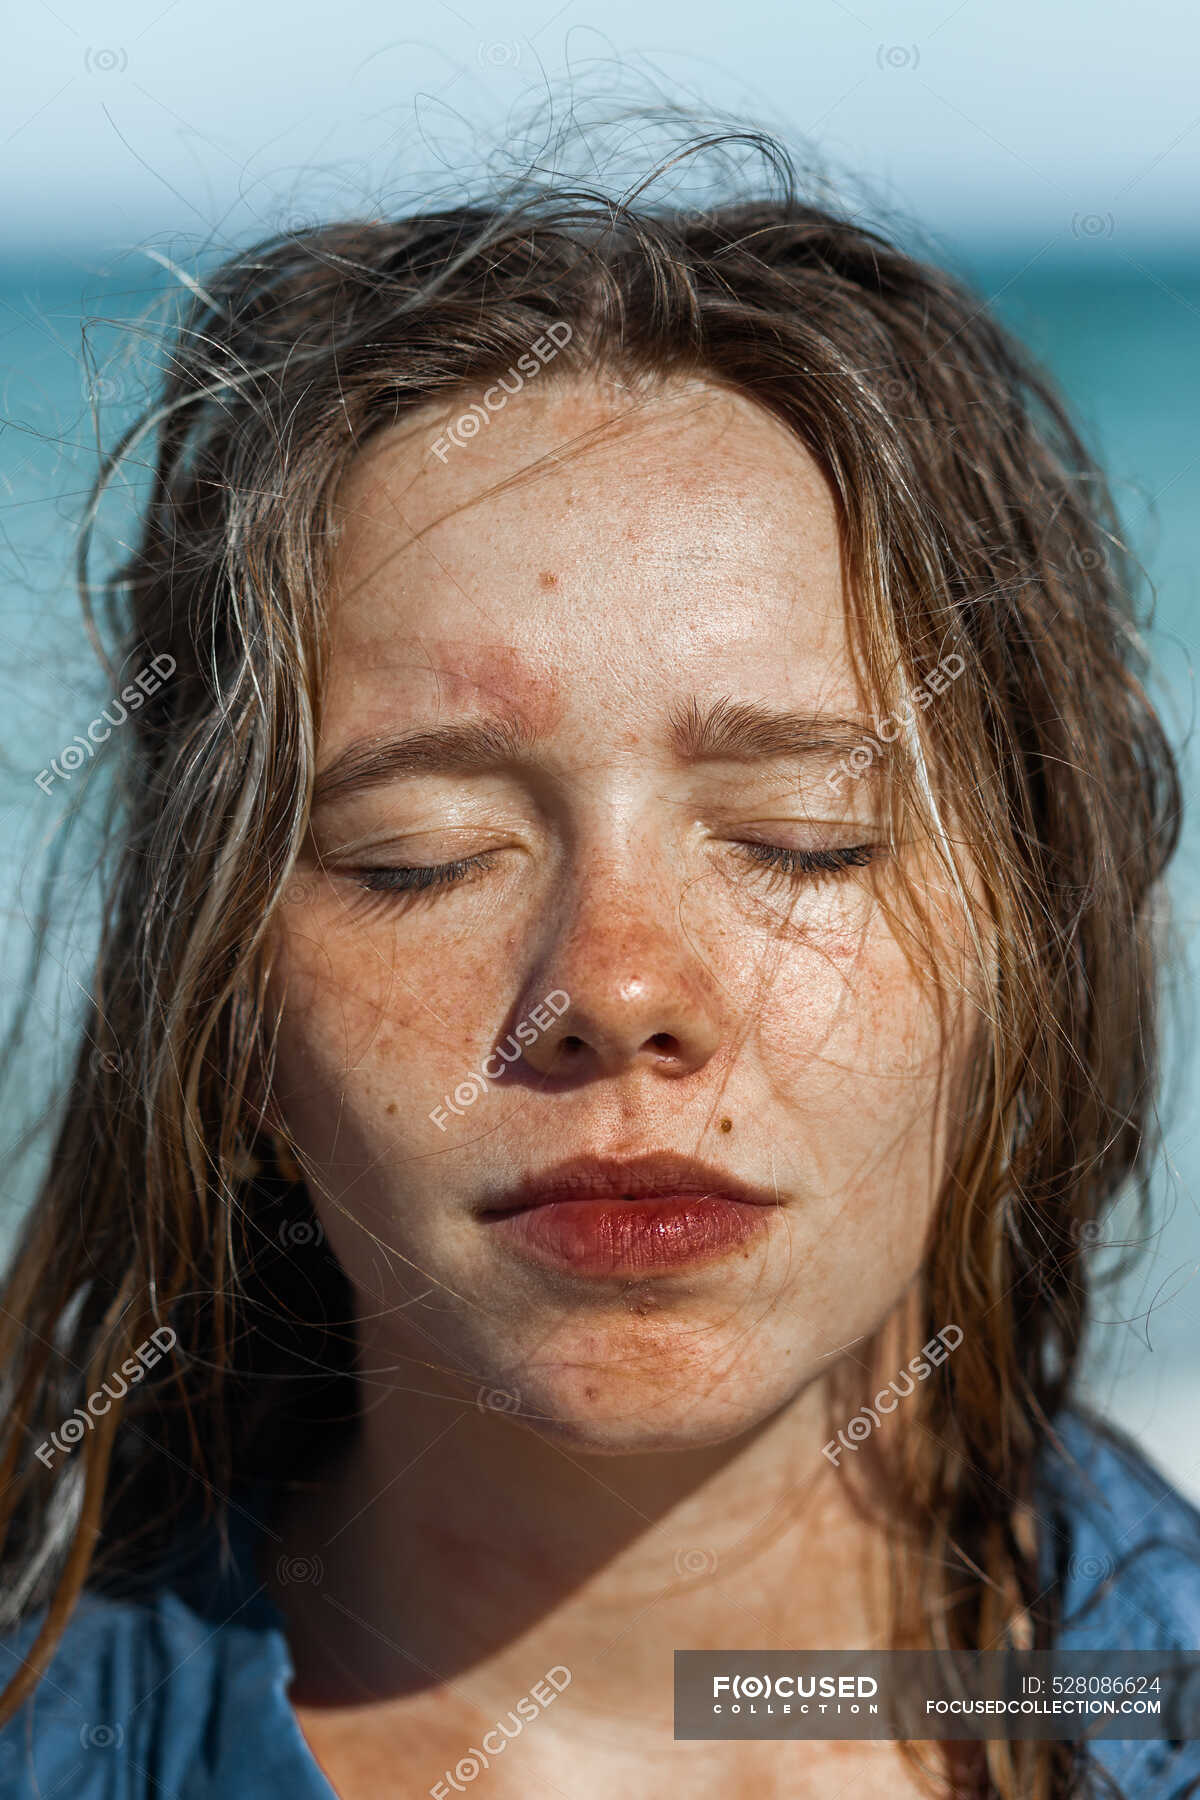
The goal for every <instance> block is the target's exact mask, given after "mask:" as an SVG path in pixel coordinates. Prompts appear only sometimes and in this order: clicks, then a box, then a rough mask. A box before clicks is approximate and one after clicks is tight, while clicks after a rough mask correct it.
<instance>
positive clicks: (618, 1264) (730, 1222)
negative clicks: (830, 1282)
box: [491, 1194, 774, 1275]
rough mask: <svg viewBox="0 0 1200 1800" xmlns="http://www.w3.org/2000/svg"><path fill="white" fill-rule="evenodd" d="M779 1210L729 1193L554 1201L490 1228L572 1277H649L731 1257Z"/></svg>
mask: <svg viewBox="0 0 1200 1800" xmlns="http://www.w3.org/2000/svg"><path fill="white" fill-rule="evenodd" d="M773 1210H774V1209H773V1208H772V1207H769V1206H756V1205H754V1204H753V1203H752V1202H750V1201H746V1200H731V1199H729V1197H728V1196H727V1195H724V1194H704V1195H697V1196H689V1195H685V1194H680V1195H671V1196H670V1197H668V1198H665V1199H660V1198H655V1199H645V1200H552V1201H550V1202H548V1203H547V1204H546V1205H544V1206H527V1207H524V1208H522V1209H521V1211H519V1212H509V1213H497V1214H494V1215H493V1217H492V1221H491V1223H492V1229H493V1230H494V1231H496V1232H498V1233H499V1234H500V1235H501V1237H503V1239H504V1240H505V1242H506V1243H508V1244H510V1245H511V1246H512V1248H513V1249H514V1250H516V1251H518V1252H519V1253H520V1254H521V1255H523V1256H527V1257H530V1258H531V1259H532V1260H533V1261H534V1262H539V1263H544V1264H547V1265H548V1266H550V1267H552V1268H556V1269H561V1270H565V1271H566V1272H568V1273H569V1274H572V1275H645V1274H647V1273H649V1272H651V1271H653V1270H655V1269H677V1268H680V1267H682V1266H684V1265H686V1264H689V1263H705V1262H713V1261H715V1260H716V1259H717V1258H718V1257H721V1256H728V1255H730V1254H731V1253H732V1252H733V1251H734V1250H737V1249H738V1248H739V1247H740V1246H741V1245H743V1244H746V1243H747V1242H749V1240H750V1239H751V1238H753V1237H755V1236H756V1235H757V1234H758V1233H759V1232H760V1231H763V1230H765V1229H766V1225H767V1216H768V1214H769V1213H770V1212H771V1211H773Z"/></svg>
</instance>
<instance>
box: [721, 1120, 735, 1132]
mask: <svg viewBox="0 0 1200 1800" xmlns="http://www.w3.org/2000/svg"><path fill="white" fill-rule="evenodd" d="M721 1130H722V1131H732V1130H733V1120H732V1119H722V1120H721Z"/></svg>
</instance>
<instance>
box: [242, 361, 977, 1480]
mask: <svg viewBox="0 0 1200 1800" xmlns="http://www.w3.org/2000/svg"><path fill="white" fill-rule="evenodd" d="M443 425H444V421H443V420H441V419H439V418H436V417H434V416H433V415H432V414H430V415H429V416H428V418H427V419H423V420H422V421H421V422H420V423H418V424H416V425H413V424H412V423H409V424H408V425H406V426H405V427H404V428H403V430H396V431H394V432H389V433H388V434H386V435H383V436H380V437H378V438H376V439H375V440H373V441H372V442H371V443H370V444H369V445H368V446H367V447H366V448H365V449H364V451H363V452H362V453H361V454H360V456H359V457H358V459H357V461H356V463H355V465H354V466H353V468H352V469H351V471H350V474H349V475H348V477H347V479H346V480H345V482H344V484H343V487H342V490H341V493H340V495H339V508H340V517H341V520H342V533H341V537H340V539H339V542H338V546H337V566H336V580H335V591H334V593H333V595H332V598H331V609H332V610H331V619H332V645H331V659H330V665H329V682H328V688H327V692H326V697H325V700H324V704H323V709H322V712H321V720H320V743H319V754H318V769H319V771H320V772H321V777H322V778H321V779H319V781H318V793H317V796H316V798H315V801H314V810H313V816H312V833H311V843H310V846H309V849H308V851H307V852H306V855H305V858H304V860H303V862H302V864H301V867H300V870H299V874H298V878H297V879H296V880H295V881H293V883H292V884H291V887H290V889H289V897H288V901H287V904H286V905H285V907H284V909H283V912H282V914H281V917H280V922H279V928H278V954H277V961H276V965H275V971H274V974H273V977H272V992H273V998H274V1001H275V1003H276V1004H277V1005H278V1006H279V1008H280V1010H281V1015H282V1023H281V1031H280V1037H279V1056H278V1065H277V1080H276V1086H275V1098H276V1104H277V1107H278V1110H279V1113H280V1115H281V1117H282V1119H283V1122H284V1124H285V1127H286V1130H287V1133H288V1135H289V1136H290V1137H291V1139H292V1140H293V1142H294V1143H295V1145H296V1146H297V1148H298V1149H299V1151H300V1152H301V1153H302V1154H303V1155H304V1156H305V1157H306V1158H307V1159H308V1162H309V1164H310V1166H311V1167H312V1168H313V1169H314V1170H315V1180H314V1183H313V1190H314V1201H315V1204H316V1207H317V1210H318V1213H319V1216H320V1218H321V1220H322V1222H323V1225H324V1229H325V1232H326V1234H327V1237H328V1240H329V1241H330V1243H331V1244H332V1246H333V1248H334V1250H335V1251H336V1253H337V1255H338V1257H339V1259H340V1261H341V1263H342V1265H343V1266H344V1268H345V1270H346V1272H347V1274H348V1275H349V1277H350V1279H351V1282H352V1283H353V1285H354V1288H355V1291H356V1296H357V1301H358V1307H359V1316H360V1320H361V1325H360V1331H361V1335H362V1346H363V1360H364V1363H366V1364H367V1365H368V1366H370V1367H373V1368H380V1367H392V1368H394V1367H396V1366H397V1364H399V1365H400V1368H399V1371H398V1373H397V1377H396V1380H397V1385H398V1386H410V1385H413V1380H414V1376H416V1375H417V1374H418V1373H419V1374H420V1381H419V1382H418V1383H417V1385H419V1386H421V1387H428V1386H430V1384H431V1382H433V1381H434V1380H438V1379H440V1380H443V1381H446V1380H449V1381H450V1383H451V1386H452V1388H453V1391H456V1392H460V1393H466V1394H467V1395H469V1396H470V1397H472V1398H475V1397H476V1396H478V1397H479V1399H480V1403H481V1404H482V1405H483V1406H485V1407H493V1408H498V1409H501V1410H512V1411H513V1412H515V1413H517V1414H518V1415H519V1416H520V1417H521V1418H522V1419H524V1420H528V1421H529V1422H531V1423H533V1424H535V1425H536V1426H537V1428H538V1429H540V1430H542V1431H544V1432H548V1433H550V1434H552V1435H554V1436H555V1437H557V1438H558V1439H559V1440H560V1441H564V1442H573V1443H575V1444H576V1445H578V1446H580V1447H585V1448H590V1449H593V1450H608V1451H624V1450H641V1449H671V1448H683V1447H687V1446H695V1445H700V1444H706V1443H715V1442H718V1441H721V1440H723V1439H726V1438H729V1437H731V1436H733V1435H734V1434H736V1433H739V1432H742V1431H745V1430H747V1429H748V1428H750V1427H751V1426H753V1425H756V1424H758V1423H760V1422H761V1421H763V1420H764V1419H766V1418H767V1417H768V1416H769V1415H771V1414H772V1413H774V1412H775V1411H776V1410H777V1409H779V1408H780V1407H781V1406H782V1405H784V1404H785V1403H786V1402H788V1401H789V1400H791V1399H793V1398H794V1397H796V1396H797V1395H798V1394H799V1393H800V1392H801V1391H802V1390H803V1389H805V1388H806V1387H810V1386H811V1385H812V1384H813V1383H814V1381H816V1380H817V1379H818V1378H819V1377H820V1376H822V1375H823V1374H825V1373H827V1372H828V1370H829V1369H830V1368H831V1366H832V1365H833V1363H834V1362H835V1361H836V1356H835V1353H836V1352H838V1351H841V1350H843V1349H845V1348H846V1347H847V1346H848V1345H852V1344H854V1343H855V1342H856V1341H858V1340H860V1339H862V1338H863V1337H864V1335H865V1334H868V1333H870V1332H871V1331H872V1330H873V1329H874V1328H875V1327H876V1326H877V1325H878V1324H879V1323H881V1321H882V1320H883V1319H884V1318H885V1317H886V1316H887V1315H888V1314H889V1313H891V1312H892V1311H893V1309H895V1307H896V1306H897V1303H898V1301H899V1300H900V1299H901V1297H902V1296H903V1295H904V1293H905V1291H906V1289H907V1288H908V1287H909V1286H910V1284H911V1281H912V1278H913V1276H914V1274H915V1272H916V1271H917V1270H918V1268H919V1265H920V1263H921V1260H922V1255H923V1249H924V1245H925V1241H926V1236H927V1231H928V1227H929V1223H930V1217H931V1212H932V1209H933V1205H934V1201H935V1198H936V1194H937V1191H938V1186H939V1177H940V1172H941V1170H942V1168H943V1163H944V1158H945V1154H946V1147H947V1143H948V1141H949V1139H948V1131H949V1130H950V1129H952V1128H953V1118H952V1116H951V1110H950V1102H951V1097H952V1095H953V1092H954V1090H955V1086H956V1083H955V1082H954V1081H953V1080H951V1081H949V1082H947V1083H945V1084H942V1083H940V1082H939V1076H940V1075H941V1074H943V1073H947V1074H950V1075H954V1074H955V1073H956V1072H959V1071H961V1065H962V1060H963V1054H964V1052H963V1049H962V1047H961V1040H962V1036H963V1034H962V1033H961V1032H960V1031H959V1029H958V1026H959V1025H960V1024H962V1022H963V1015H962V1014H961V1013H959V1014H958V1015H956V1014H955V1013H954V1011H953V1009H952V1010H951V1013H950V1015H949V1017H950V1024H951V1031H950V1035H949V1037H948V1038H947V1039H945V1040H943V1039H942V1037H941V1036H940V1034H939V1028H938V1023H937V1015H936V1012H935V1008H934V1003H933V997H932V994H931V993H930V992H929V991H928V990H927V989H926V988H925V987H924V986H923V985H922V983H921V982H920V980H919V978H918V976H917V974H916V973H915V972H914V969H913V967H912V966H910V960H909V958H908V957H906V955H905V952H904V948H903V946H902V942H901V936H900V934H899V932H898V928H897V927H896V926H895V925H894V924H893V923H890V922H889V916H888V909H887V908H886V907H885V906H883V905H881V904H880V901H881V898H882V897H883V896H885V895H886V894H887V893H888V891H889V890H893V889H894V885H895V874H896V871H895V868H894V866H893V865H892V860H891V854H890V853H889V852H888V851H887V850H886V849H885V848H884V847H883V842H882V840H883V838H884V835H885V834H884V817H883V810H882V798H883V797H882V795H881V793H880V792H879V791H878V790H877V787H876V784H875V783H874V782H873V781H872V780H871V779H870V778H869V777H864V778H862V779H844V778H843V779H842V780H840V781H836V782H834V783H830V782H829V781H827V779H826V777H827V775H828V774H829V773H830V772H831V771H833V770H834V769H835V766H836V763H837V761H838V759H839V758H840V757H842V756H844V755H845V754H846V752H847V751H848V750H849V749H851V748H852V747H853V746H854V744H855V743H856V742H857V741H859V740H860V739H861V738H862V737H864V736H865V735H866V731H867V729H869V719H870V709H869V707H867V706H866V705H865V704H864V697H863V696H862V694H861V693H860V692H859V691H858V688H857V686H856V683H855V680H854V676H853V673H852V668H851V662H850V656H849V651H848V644H847V638H846V626H845V616H844V609H843V591H842V575H841V568H840V560H839V549H838V531H837V522H836V515H835V509H834V505H833V502H832V499H831V496H830V493H829V491H828V489H827V486H826V484H825V482H824V480H823V478H822V476H821V474H820V473H819V471H818V469H817V467H816V465H815V463H814V462H813V461H812V459H811V458H810V457H809V455H808V454H807V453H806V451H805V450H804V449H803V448H802V447H801V446H800V445H799V444H798V442H797V441H796V440H795V438H794V437H793V436H792V435H791V433H790V432H789V431H788V430H787V429H786V428H785V427H784V426H783V425H782V424H781V423H779V422H778V421H776V420H774V419H773V418H772V417H770V416H769V415H768V414H766V413H765V412H763V411H761V410H760V409H758V408H757V407H755V406H754V405H753V404H752V403H750V402H749V401H747V400H744V399H742V398H740V397H738V396H735V395H731V394H729V393H727V392H724V391H722V390H718V389H715V388H712V387H708V386H706V385H704V384H701V383H688V384H682V383H681V384H678V385H676V386H674V387H671V388H669V389H666V390H664V391H663V392H662V393H660V394H658V395H657V396H655V397H654V398H651V399H649V400H642V401H640V402H635V401H634V400H632V399H631V398H630V396H629V395H628V394H627V393H626V392H624V391H623V390H620V389H618V388H615V387H607V386H603V387H602V386H600V385H598V384H596V385H592V384H584V383H574V382H571V383H567V382H561V383H558V384H555V385H551V383H550V381H549V380H546V381H545V383H544V385H543V387H542V388H541V389H540V390H539V389H538V388H537V387H536V386H532V385H531V386H530V387H529V388H527V389H525V390H524V391H523V392H522V393H521V394H519V395H518V396H516V397H515V398H513V399H512V400H511V401H510V402H509V403H508V405H507V406H506V407H505V409H504V411H503V412H501V413H498V414H497V415H496V416H495V417H493V418H492V419H491V421H490V423H489V425H488V427H487V429H486V430H484V431H482V432H481V433H479V435H478V436H476V437H475V438H474V439H473V440H471V441H469V442H467V443H462V444H454V443H451V445H450V448H449V450H448V451H447V450H446V448H445V445H446V440H445V439H444V438H442V437H441V432H442V428H443ZM439 440H440V442H441V445H442V453H440V454H439V453H433V452H432V450H431V447H432V446H433V445H434V444H435V443H436V442H439ZM846 852H851V853H853V854H852V855H851V856H850V857H849V858H847V857H846V856H845V855H844V854H843V853H846ZM905 854H908V855H912V854H914V853H913V852H912V851H911V850H910V851H908V852H905ZM930 879H932V878H930ZM934 909H935V912H940V917H941V920H942V928H943V930H944V933H945V941H946V958H947V960H950V959H952V958H954V957H955V956H956V955H958V949H957V947H956V946H957V945H958V944H959V942H960V940H961V936H962V933H961V929H960V923H959V921H958V920H957V919H956V916H955V914H954V913H953V910H952V909H951V908H950V906H949V905H948V904H946V905H944V906H940V907H939V903H938V901H937V896H936V895H935V896H934ZM655 1158H657V1160H653V1159H655ZM638 1159H642V1160H641V1161H640V1162H639V1161H638ZM435 1370H442V1371H447V1370H448V1371H452V1372H453V1373H452V1374H451V1375H450V1376H449V1377H447V1376H445V1375H443V1376H436V1375H435V1374H434V1373H433V1371H435Z"/></svg>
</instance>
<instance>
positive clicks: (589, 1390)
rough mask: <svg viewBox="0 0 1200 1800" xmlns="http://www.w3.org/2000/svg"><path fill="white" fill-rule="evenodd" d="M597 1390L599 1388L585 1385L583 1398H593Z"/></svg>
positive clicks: (598, 1390) (597, 1392)
mask: <svg viewBox="0 0 1200 1800" xmlns="http://www.w3.org/2000/svg"><path fill="white" fill-rule="evenodd" d="M599 1392H600V1389H599V1388H594V1387H585V1388H584V1390H583V1397H584V1399H585V1400H594V1399H595V1398H596V1396H597V1394H599Z"/></svg>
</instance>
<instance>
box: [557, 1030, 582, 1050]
mask: <svg viewBox="0 0 1200 1800" xmlns="http://www.w3.org/2000/svg"><path fill="white" fill-rule="evenodd" d="M559 1049H560V1050H565V1051H566V1053H567V1055H568V1056H578V1054H579V1052H580V1051H581V1050H582V1049H583V1039H582V1038H581V1037H576V1036H575V1034H574V1032H569V1033H568V1034H567V1036H566V1037H565V1038H564V1039H563V1040H562V1043H561V1044H560V1045H559Z"/></svg>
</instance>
